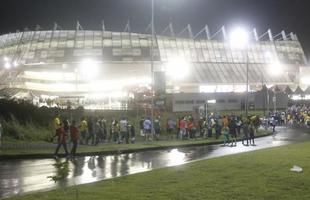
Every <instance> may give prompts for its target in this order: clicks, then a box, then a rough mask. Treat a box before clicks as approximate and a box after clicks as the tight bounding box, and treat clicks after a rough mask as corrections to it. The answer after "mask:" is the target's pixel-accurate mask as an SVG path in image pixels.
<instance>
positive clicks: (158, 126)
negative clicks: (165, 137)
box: [154, 116, 161, 141]
mask: <svg viewBox="0 0 310 200" xmlns="http://www.w3.org/2000/svg"><path fill="white" fill-rule="evenodd" d="M154 132H155V139H156V140H157V141H158V140H159V136H160V134H161V123H160V116H158V117H157V118H156V119H155V120H154Z"/></svg>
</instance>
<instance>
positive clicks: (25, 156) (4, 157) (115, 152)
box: [0, 133, 272, 161]
mask: <svg viewBox="0 0 310 200" xmlns="http://www.w3.org/2000/svg"><path fill="white" fill-rule="evenodd" d="M270 135H272V133H267V134H263V135H260V136H256V137H255V138H261V137H266V136H270ZM241 140H242V139H238V140H237V141H241ZM222 143H223V142H222V141H216V142H210V143H207V142H206V143H199V144H180V145H171V146H158V147H149V148H140V149H124V150H113V151H98V152H83V153H76V157H82V156H98V155H100V156H110V155H120V154H128V153H138V152H142V151H155V150H170V149H174V148H184V147H195V146H209V145H217V144H222ZM59 157H65V154H59ZM47 158H54V154H23V155H0V161H2V160H16V159H47Z"/></svg>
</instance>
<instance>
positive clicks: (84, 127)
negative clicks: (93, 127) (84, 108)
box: [79, 117, 88, 144]
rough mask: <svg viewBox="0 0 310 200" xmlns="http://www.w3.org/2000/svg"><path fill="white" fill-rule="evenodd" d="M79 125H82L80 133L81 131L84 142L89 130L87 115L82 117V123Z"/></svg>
mask: <svg viewBox="0 0 310 200" xmlns="http://www.w3.org/2000/svg"><path fill="white" fill-rule="evenodd" d="M79 127H80V133H81V137H80V144H84V143H85V142H86V137H87V131H88V124H87V121H86V118H85V117H83V118H82V119H81V123H80V126H79Z"/></svg>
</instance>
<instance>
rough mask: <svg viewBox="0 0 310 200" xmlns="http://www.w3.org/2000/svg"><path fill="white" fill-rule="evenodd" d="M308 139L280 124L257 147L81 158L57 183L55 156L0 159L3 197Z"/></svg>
mask: <svg viewBox="0 0 310 200" xmlns="http://www.w3.org/2000/svg"><path fill="white" fill-rule="evenodd" d="M306 140H310V135H308V134H305V133H303V132H302V131H301V130H292V129H287V128H286V127H278V133H277V134H276V135H274V136H267V137H264V138H258V139H256V141H255V143H256V145H255V146H243V145H242V144H241V142H238V144H237V147H227V146H225V147H223V146H222V145H210V146H206V145H205V146H197V147H187V148H178V149H172V150H156V151H145V152H137V153H130V154H121V155H113V156H93V157H78V158H75V159H73V160H70V161H69V167H70V170H71V172H70V175H69V176H68V178H67V179H66V180H64V181H62V182H59V183H57V184H54V182H52V181H50V180H49V179H47V178H46V177H47V176H53V175H55V173H56V168H55V167H54V166H53V164H54V163H55V162H56V161H55V160H54V159H33V160H29V159H27V160H8V161H0V198H3V197H10V196H14V195H17V194H25V193H29V192H35V191H39V190H40V191H42V190H43V191H45V190H51V189H54V188H57V187H59V186H71V185H78V184H85V183H90V182H95V181H100V180H106V179H110V178H114V177H119V176H124V175H128V174H135V173H139V172H145V171H150V170H153V169H158V168H162V167H168V166H176V165H181V164H184V163H188V162H193V161H197V160H203V159H209V158H214V157H220V156H225V155H231V154H236V153H241V152H248V151H255V150H259V149H265V148H271V147H276V146H281V145H286V144H291V143H295V142H301V141H306ZM63 161H64V159H63Z"/></svg>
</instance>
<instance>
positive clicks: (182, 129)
mask: <svg viewBox="0 0 310 200" xmlns="http://www.w3.org/2000/svg"><path fill="white" fill-rule="evenodd" d="M186 128H187V123H186V120H185V117H183V118H182V119H181V120H180V133H179V134H180V139H185V137H186Z"/></svg>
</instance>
